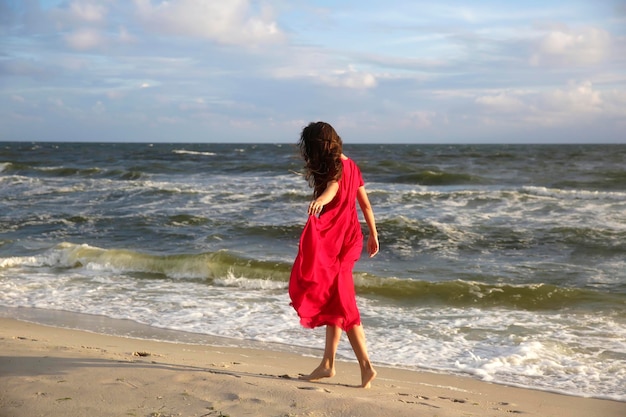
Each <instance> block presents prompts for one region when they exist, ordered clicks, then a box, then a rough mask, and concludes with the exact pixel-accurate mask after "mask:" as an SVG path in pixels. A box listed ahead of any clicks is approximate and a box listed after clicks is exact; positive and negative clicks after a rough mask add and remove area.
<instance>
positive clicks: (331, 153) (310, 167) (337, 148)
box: [298, 122, 343, 197]
mask: <svg viewBox="0 0 626 417" xmlns="http://www.w3.org/2000/svg"><path fill="white" fill-rule="evenodd" d="M298 147H299V148H300V154H301V155H302V158H303V159H304V167H305V170H306V171H305V174H304V176H305V178H306V180H307V181H308V182H309V185H310V186H311V187H313V196H314V197H319V196H320V194H322V193H323V192H324V189H326V184H328V182H330V181H333V180H335V181H338V180H339V179H340V178H341V174H342V171H343V165H342V163H341V154H342V152H343V142H342V141H341V137H339V135H338V134H337V132H336V131H335V129H333V127H332V126H331V125H329V124H328V123H325V122H312V123H309V125H308V126H307V127H305V128H304V129H302V134H301V135H300V141H299V142H298Z"/></svg>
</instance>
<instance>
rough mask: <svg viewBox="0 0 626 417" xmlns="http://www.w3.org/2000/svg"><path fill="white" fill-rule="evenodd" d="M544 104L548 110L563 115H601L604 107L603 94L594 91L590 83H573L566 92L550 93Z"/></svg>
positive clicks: (559, 90)
mask: <svg viewBox="0 0 626 417" xmlns="http://www.w3.org/2000/svg"><path fill="white" fill-rule="evenodd" d="M543 102H544V104H545V105H546V110H548V111H553V112H558V113H563V114H578V115H580V114H581V113H587V114H593V113H599V112H601V111H602V107H603V100H602V97H601V94H600V92H598V91H594V89H593V86H592V84H591V82H590V81H585V82H582V83H580V84H574V83H572V84H570V85H569V86H568V88H567V89H565V90H563V89H558V90H555V91H552V92H549V93H547V94H545V95H544V97H543Z"/></svg>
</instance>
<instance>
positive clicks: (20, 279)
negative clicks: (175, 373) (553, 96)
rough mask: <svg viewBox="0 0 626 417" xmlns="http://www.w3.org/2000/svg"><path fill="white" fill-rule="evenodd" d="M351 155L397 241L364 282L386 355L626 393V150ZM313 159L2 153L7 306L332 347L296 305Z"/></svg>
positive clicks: (260, 153) (160, 149)
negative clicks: (303, 320) (307, 169)
mask: <svg viewBox="0 0 626 417" xmlns="http://www.w3.org/2000/svg"><path fill="white" fill-rule="evenodd" d="M345 153H346V154H347V155H348V156H349V157H351V158H352V159H354V160H355V161H356V162H357V163H358V164H359V166H360V167H361V169H362V171H363V176H364V179H365V181H366V188H367V189H368V191H369V194H370V200H371V201H372V204H373V205H374V209H375V213H376V217H377V221H378V229H379V233H380V236H381V239H380V240H381V253H380V254H379V255H378V256H376V257H375V258H373V259H367V257H366V256H364V257H363V258H362V260H361V262H359V263H358V264H357V267H356V271H355V280H356V284H357V293H358V294H359V300H358V301H359V306H360V308H361V311H362V316H363V322H364V326H365V328H366V333H367V336H368V341H369V345H370V346H369V347H370V351H371V353H372V357H373V359H374V360H375V361H376V362H377V363H380V364H387V365H393V366H400V367H405V368H427V369H433V370H440V371H445V372H460V373H469V374H472V375H474V376H475V377H478V378H481V379H485V380H489V381H494V382H499V383H505V384H515V385H522V386H529V387H534V388H538V389H546V390H554V391H559V392H566V393H570V394H574V395H582V396H595V397H603V398H614V399H619V400H622V401H624V400H626V389H625V388H624V387H625V386H626V145H475V146H472V145H455V146H448V145H445V146H444V145H349V144H346V146H345ZM301 167H302V164H301V162H300V160H299V159H298V155H297V150H296V148H295V146H294V145H289V144H282V145H273V144H262V145H260V144H259V145H250V144H247V145H242V144H154V145H151V144H78V143H37V144H33V143H0V306H3V307H7V308H9V309H8V310H7V311H9V312H10V311H11V308H16V307H30V308H37V309H42V310H44V311H45V310H64V311H71V312H76V313H84V314H92V315H102V316H107V317H111V318H120V319H129V320H134V321H136V322H139V323H144V324H148V325H151V326H154V327H160V328H168V329H177V330H184V331H189V332H196V333H202V334H209V335H215V336H223V337H227V338H231V339H232V340H233V341H234V343H237V341H250V340H254V341H262V342H270V343H271V342H274V343H281V344H283V345H292V346H294V348H295V347H297V346H320V347H322V346H323V337H324V332H323V331H310V330H306V329H301V328H300V327H299V324H298V319H297V317H296V315H295V312H293V311H292V309H291V308H290V307H289V300H288V296H287V294H286V288H287V281H288V277H289V271H290V267H291V262H292V261H293V258H294V256H295V253H296V250H297V243H298V237H299V234H300V231H301V229H302V226H303V224H304V222H305V221H306V207H307V202H308V201H309V199H310V196H311V190H310V189H309V188H308V187H307V184H306V182H305V181H304V179H303V178H302V176H301V175H299V174H298V173H299V172H300V171H301ZM14 311H17V310H14ZM59 325H63V323H59ZM340 353H342V354H343V355H345V357H347V358H352V354H351V352H350V348H349V345H348V344H347V343H345V344H342V345H341V351H340Z"/></svg>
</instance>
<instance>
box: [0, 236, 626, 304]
mask: <svg viewBox="0 0 626 417" xmlns="http://www.w3.org/2000/svg"><path fill="white" fill-rule="evenodd" d="M19 266H31V267H54V268H85V269H87V270H92V271H107V272H113V273H124V274H127V275H128V274H131V275H132V274H139V275H136V276H137V277H139V278H152V279H159V278H168V279H175V280H193V281H205V282H207V283H210V284H212V285H225V286H241V287H242V288H243V287H245V288H257V289H267V288H276V289H278V288H286V286H287V282H288V280H289V274H290V270H291V264H290V263H286V262H270V261H259V260H254V259H247V258H244V257H240V256H237V255H235V254H232V253H229V252H226V251H218V252H213V253H209V252H207V253H199V254H179V255H153V254H146V253H140V252H135V251H130V250H123V249H102V248H98V247H93V246H89V245H86V244H83V245H77V244H72V243H67V242H66V243H61V244H59V245H57V246H56V247H54V248H52V249H50V250H48V251H46V252H45V253H43V254H41V255H37V256H27V257H11V258H5V259H2V260H1V261H0V267H1V268H14V267H19ZM355 285H356V287H357V292H358V293H359V294H360V295H361V296H366V297H371V298H380V297H383V298H387V299H391V300H393V301H394V302H399V303H401V304H403V305H415V306H423V305H432V304H442V305H447V306H454V307H480V308H492V307H499V308H511V309H521V310H527V311H538V310H559V309H563V308H568V307H577V308H589V309H592V310H595V309H603V310H617V311H626V297H625V296H624V295H623V294H613V293H610V292H602V291H599V290H594V289H585V288H574V287H571V288H570V287H565V286H557V285H552V284H541V283H540V284H520V285H513V284H489V283H483V282H478V281H467V280H460V279H457V280H451V281H438V282H428V281H422V280H416V279H404V278H402V279H400V278H393V277H379V276H375V275H372V274H367V273H356V274H355Z"/></svg>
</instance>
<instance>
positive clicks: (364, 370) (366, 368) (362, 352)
mask: <svg viewBox="0 0 626 417" xmlns="http://www.w3.org/2000/svg"><path fill="white" fill-rule="evenodd" d="M347 333H348V340H350V345H351V346H352V350H353V351H354V355H355V356H356V358H357V360H358V361H359V366H360V367H361V387H363V388H369V387H370V386H371V383H372V381H373V380H374V378H376V371H375V370H374V367H373V366H372V363H371V362H370V358H369V356H368V354H367V346H366V344H365V332H364V331H363V326H362V325H360V324H359V325H357V326H354V327H352V328H351V329H350V330H348V331H347Z"/></svg>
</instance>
